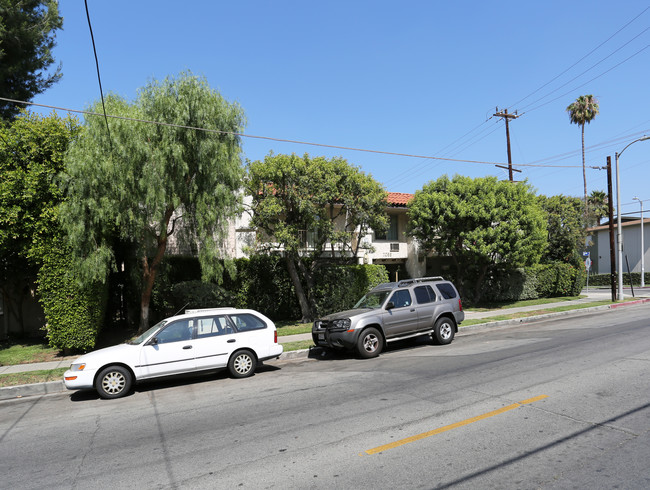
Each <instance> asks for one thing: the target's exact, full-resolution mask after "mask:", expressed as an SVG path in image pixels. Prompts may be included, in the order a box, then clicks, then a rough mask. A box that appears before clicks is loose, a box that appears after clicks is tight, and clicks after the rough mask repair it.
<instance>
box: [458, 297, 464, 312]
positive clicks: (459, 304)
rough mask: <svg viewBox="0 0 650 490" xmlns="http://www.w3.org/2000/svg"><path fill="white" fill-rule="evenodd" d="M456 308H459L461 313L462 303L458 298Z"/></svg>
mask: <svg viewBox="0 0 650 490" xmlns="http://www.w3.org/2000/svg"><path fill="white" fill-rule="evenodd" d="M458 308H460V311H463V302H462V301H461V300H460V298H458Z"/></svg>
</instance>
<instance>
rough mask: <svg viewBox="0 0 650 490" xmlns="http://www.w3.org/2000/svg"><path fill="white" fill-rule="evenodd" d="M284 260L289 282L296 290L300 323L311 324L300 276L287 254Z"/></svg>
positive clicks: (311, 316)
mask: <svg viewBox="0 0 650 490" xmlns="http://www.w3.org/2000/svg"><path fill="white" fill-rule="evenodd" d="M284 257H285V260H286V262H287V270H288V271H289V277H291V282H292V283H293V287H294V288H295V290H296V296H297V297H298V303H299V304H300V312H301V313H302V319H301V322H302V323H308V322H312V321H313V320H314V316H313V314H312V312H311V310H310V308H309V302H308V301H307V296H306V295H305V290H304V288H303V287H302V282H301V281H300V276H299V275H298V270H297V269H296V263H295V262H294V260H293V257H291V256H290V255H289V254H285V256H284Z"/></svg>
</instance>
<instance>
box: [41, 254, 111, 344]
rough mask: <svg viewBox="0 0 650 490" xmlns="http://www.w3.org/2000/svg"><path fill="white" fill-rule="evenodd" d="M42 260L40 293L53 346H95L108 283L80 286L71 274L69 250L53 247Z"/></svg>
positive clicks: (47, 331) (49, 339) (46, 327)
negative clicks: (87, 286) (86, 286)
mask: <svg viewBox="0 0 650 490" xmlns="http://www.w3.org/2000/svg"><path fill="white" fill-rule="evenodd" d="M42 260H43V263H42V266H41V269H40V271H39V273H38V293H39V296H40V297H39V301H40V303H41V305H42V306H43V310H44V311H45V319H46V324H45V326H44V327H43V330H45V332H46V337H47V339H48V342H49V344H50V346H51V347H54V348H56V349H61V350H63V351H64V352H66V353H67V352H84V351H87V350H90V349H92V348H94V347H95V342H96V341H97V335H98V334H99V331H100V329H101V327H102V319H103V316H104V315H103V314H104V306H105V304H106V299H107V292H108V288H107V285H105V284H100V283H98V284H95V285H93V286H92V287H90V288H83V287H81V286H80V285H79V284H78V283H77V281H76V280H75V279H74V278H73V277H71V276H70V274H69V271H70V270H71V260H70V255H69V253H68V252H67V251H66V250H62V249H59V248H56V247H52V248H51V249H50V250H49V252H48V253H47V254H46V255H45V256H44V257H42Z"/></svg>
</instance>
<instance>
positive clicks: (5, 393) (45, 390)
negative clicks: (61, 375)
mask: <svg viewBox="0 0 650 490" xmlns="http://www.w3.org/2000/svg"><path fill="white" fill-rule="evenodd" d="M63 391H68V390H67V388H66V387H65V384H63V381H49V382H47V383H34V384H29V385H17V386H5V387H2V388H0V401H1V400H11V399H16V398H24V397H27V396H39V395H49V394H52V393H61V392H63Z"/></svg>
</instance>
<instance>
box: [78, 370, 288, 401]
mask: <svg viewBox="0 0 650 490" xmlns="http://www.w3.org/2000/svg"><path fill="white" fill-rule="evenodd" d="M279 370H280V368H279V367H278V366H273V365H270V364H262V365H261V366H258V367H257V369H256V370H255V373H254V374H253V375H252V376H251V377H254V376H260V375H263V374H265V373H270V372H274V371H279ZM229 378H231V376H230V374H229V373H228V370H227V369H216V370H209V371H201V372H198V373H184V374H176V375H173V376H164V377H160V378H155V379H146V380H142V381H140V382H138V383H136V384H135V386H133V387H132V388H131V391H130V392H129V393H128V394H126V395H124V396H123V397H120V398H128V397H130V396H133V395H134V394H135V393H147V392H149V391H157V390H164V389H168V388H175V387H178V386H188V385H201V384H203V383H210V382H212V381H216V380H223V379H229ZM101 399H102V398H101V397H100V396H99V394H98V393H97V391H95V390H94V389H87V390H78V391H75V392H74V393H72V395H70V400H71V401H73V402H87V401H92V400H101ZM106 401H107V402H110V401H112V400H110V399H108V400H106Z"/></svg>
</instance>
